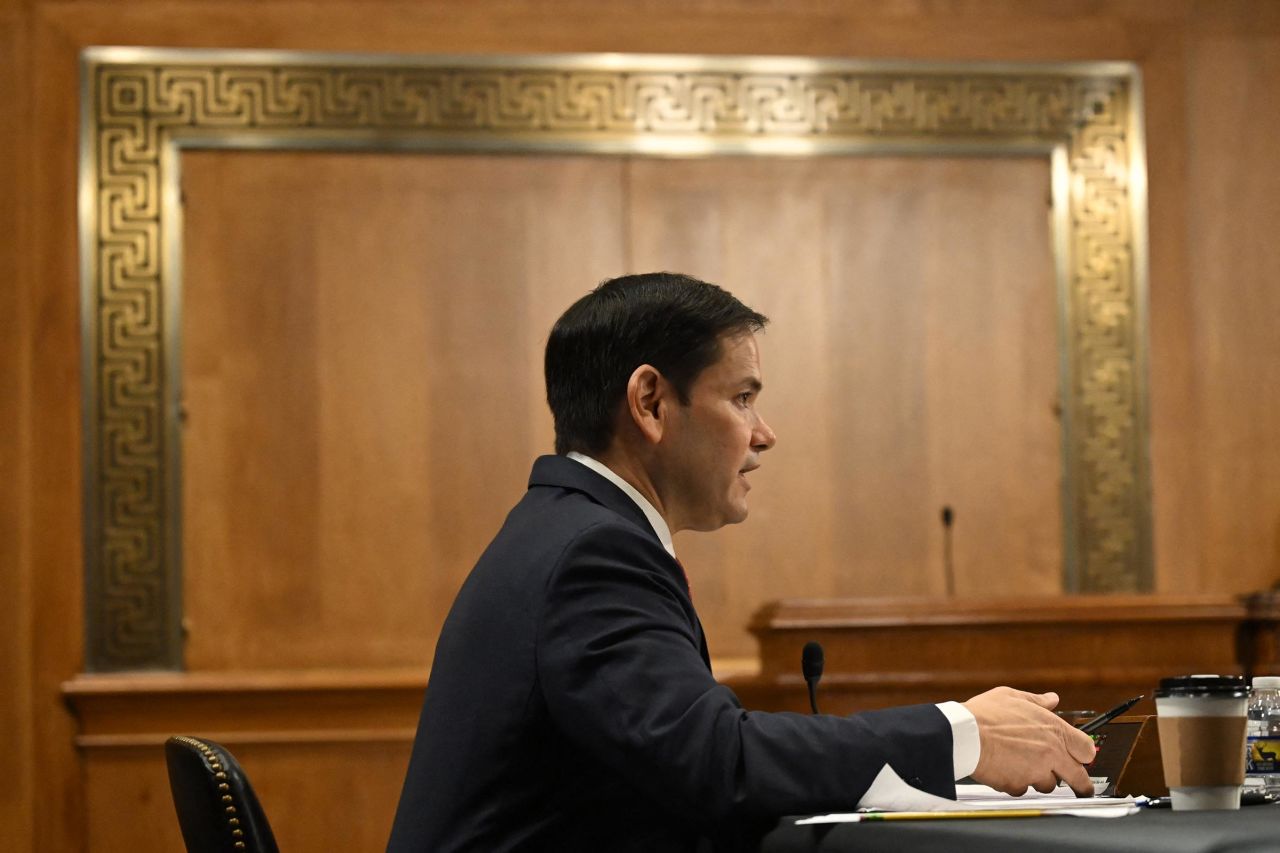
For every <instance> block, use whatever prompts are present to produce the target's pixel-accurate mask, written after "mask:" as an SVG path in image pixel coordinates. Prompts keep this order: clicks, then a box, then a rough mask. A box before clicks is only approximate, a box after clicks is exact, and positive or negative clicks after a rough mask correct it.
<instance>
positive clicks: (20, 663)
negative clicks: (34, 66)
mask: <svg viewBox="0 0 1280 853" xmlns="http://www.w3.org/2000/svg"><path fill="white" fill-rule="evenodd" d="M25 11H26V10H25V7H23V6H21V5H18V4H13V5H5V6H0V104H3V105H4V110H5V115H4V118H3V119H0V188H2V189H3V192H2V193H0V194H2V195H6V196H8V197H10V198H14V199H17V198H21V197H23V196H24V195H25V194H26V192H27V190H28V188H29V187H28V183H27V176H28V169H29V168H30V165H31V153H32V152H31V150H30V148H29V146H28V144H27V140H26V137H25V135H24V133H23V129H24V128H26V127H28V126H29V124H30V121H31V91H30V64H29V58H30V50H29V43H28V32H27V30H28V18H27V15H26V14H25ZM29 239H30V217H29V215H28V214H27V211H26V209H25V208H24V207H23V206H22V205H20V204H5V203H4V202H2V201H0V269H3V270H6V271H7V275H5V277H4V280H3V283H0V589H2V590H4V595H3V596H0V685H3V690H0V755H3V756H5V758H4V765H5V774H4V776H5V782H4V784H2V785H0V815H4V818H3V819H2V820H0V850H25V849H28V848H29V847H30V846H31V844H32V831H33V828H34V827H33V821H32V814H33V811H34V810H33V803H34V785H33V784H32V782H33V780H32V771H33V768H34V766H35V763H34V757H35V756H34V749H35V744H34V740H33V736H34V729H33V721H32V705H31V675H32V673H31V664H32V661H31V655H30V652H29V649H30V647H31V584H32V576H31V572H30V571H29V562H28V531H27V525H28V518H29V515H28V511H29V507H30V497H31V496H30V467H29V464H28V454H29V453H30V449H31V444H30V433H29V427H30V414H31V412H30V407H31V392H30V378H31V363H30V360H29V358H28V355H29V353H30V334H31V316H30V313H29V310H28V309H29V302H28V300H29V298H30V293H29V289H28V288H29V287H30V284H31V279H30V269H31V264H30V262H29V260H28V257H27V254H26V252H25V251H24V248H25V246H26V245H27V242H28V240H29Z"/></svg>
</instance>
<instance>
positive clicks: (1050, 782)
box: [1031, 776, 1058, 794]
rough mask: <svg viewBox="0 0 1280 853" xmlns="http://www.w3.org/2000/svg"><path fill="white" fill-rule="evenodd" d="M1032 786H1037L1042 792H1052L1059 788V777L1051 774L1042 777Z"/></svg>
mask: <svg viewBox="0 0 1280 853" xmlns="http://www.w3.org/2000/svg"><path fill="white" fill-rule="evenodd" d="M1031 787H1033V788H1035V789H1036V790H1037V791H1039V792H1040V793H1042V794H1052V793H1053V792H1054V791H1056V790H1057V789H1058V777H1057V776H1050V777H1049V778H1048V779H1041V780H1040V781H1038V782H1036V783H1035V784H1034V785H1032V786H1031Z"/></svg>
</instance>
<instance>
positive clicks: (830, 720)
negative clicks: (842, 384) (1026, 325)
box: [388, 273, 1093, 853]
mask: <svg viewBox="0 0 1280 853" xmlns="http://www.w3.org/2000/svg"><path fill="white" fill-rule="evenodd" d="M765 322H766V319H765V318H764V317H763V316H762V315H760V314H758V313H756V312H754V311H752V310H751V309H749V308H747V307H746V306H745V305H743V304H742V303H741V302H739V301H738V300H737V299H735V298H734V297H733V296H731V295H730V294H728V293H727V292H725V291H723V290H721V289H720V288H718V287H715V286H714V285H710V284H706V283H704V282H700V281H697V280H696V279H691V278H688V277H685V276H679V275H674V274H669V273H657V274H651V275H640V276H628V277H624V278H620V279H613V280H611V281H607V282H605V283H604V284H602V285H601V286H600V287H598V288H597V289H596V290H594V291H592V292H591V293H590V294H588V295H587V296H585V297H583V298H582V299H580V300H579V301H578V302H576V303H575V304H574V305H573V306H571V307H570V308H569V310H568V311H566V312H565V314H564V315H563V316H562V317H561V318H560V320H559V321H558V322H557V323H556V325H555V327H554V328H553V329H552V332H551V336H550V338H549V340H548V343H547V351H546V381H547V399H548V402H549V404H550V406H551V410H552V414H553V416H554V418H555V428H556V453H557V455H556V456H546V457H542V458H540V459H538V460H537V461H536V462H535V463H534V466H533V472H532V474H531V476H530V479H529V491H528V492H527V494H526V495H525V497H524V498H523V499H522V500H521V501H520V503H519V504H517V505H516V507H515V508H514V509H513V510H512V511H511V513H510V515H509V516H508V517H507V520H506V523H505V524H504V525H503V527H502V529H501V530H500V531H499V533H498V535H497V537H496V538H495V539H494V540H493V542H492V543H491V544H490V545H489V547H488V549H487V550H486V551H485V553H484V554H483V555H482V556H481V558H480V560H479V562H478V563H477V564H476V566H475V568H474V569H473V570H472V572H471V574H470V576H469V577H468V578H467V581H466V583H465V584H464V585H463V587H462V590H461V591H460V592H459V593H458V597H457V600H456V601H455V602H454V605H453V609H452V610H451V611H450V614H449V617H448V619H447V620H446V622H445V625H444V629H443V631H442V633H441V636H440V641H439V644H438V646H437V649H436V657H435V663H434V664H433V667H432V671H431V679H430V683H429V685H428V687H427V695H426V699H425V702H424V705H423V709H422V717H421V720H420V722H419V726H418V733H417V737H416V739H415V741H414V748H413V754H412V757H411V759H410V763H409V770H408V774H407V777H406V780H405V786H404V791H403V793H402V794H401V799H400V804H399V808H398V810H397V813H396V818H395V825H394V827H393V830H392V835H391V841H390V843H389V845H388V850H390V851H394V853H409V851H446V850H482V851H499V850H555V851H573V850H583V851H588V850H589V851H607V850H637V851H667V850H671V851H676V850H692V849H695V848H696V847H697V845H698V844H699V840H700V839H716V840H717V841H718V842H719V843H721V845H722V846H735V844H736V842H737V841H740V840H741V839H742V837H743V836H744V833H746V832H747V831H748V830H749V828H750V827H752V826H754V825H757V824H758V822H759V821H762V820H765V821H767V820H771V819H774V818H776V817H778V816H780V815H784V814H794V813H802V812H821V811H833V810H849V809H852V808H854V807H856V806H857V805H858V804H859V803H863V804H867V803H875V804H879V805H882V806H890V807H893V806H897V807H903V806H913V805H920V804H922V803H924V802H926V801H927V800H928V799H929V798H930V796H941V797H954V793H955V786H954V780H955V779H957V778H961V777H964V776H965V775H968V774H970V773H972V775H973V776H974V778H975V779H977V780H979V781H982V782H985V783H987V784H990V785H992V786H994V787H998V788H1000V789H1002V790H1008V791H1010V792H1014V793H1022V792H1024V791H1026V789H1027V787H1028V786H1034V787H1036V788H1037V789H1040V790H1048V789H1050V788H1051V787H1053V786H1054V785H1055V784H1056V782H1057V781H1058V779H1063V780H1065V781H1066V782H1068V783H1069V784H1070V785H1071V787H1072V788H1073V789H1075V790H1076V791H1077V792H1078V793H1082V794H1085V793H1090V792H1091V791H1092V786H1091V785H1090V782H1089V779H1088V776H1087V775H1086V774H1085V772H1084V769H1083V767H1082V766H1081V765H1082V762H1085V761H1088V760H1090V759H1091V758H1092V756H1093V743H1092V740H1091V739H1090V738H1089V737H1088V736H1087V735H1084V734H1081V733H1080V732H1078V731H1076V730H1075V729H1073V728H1071V727H1070V726H1068V725H1066V724H1065V723H1063V722H1062V721H1061V720H1059V719H1058V718H1057V717H1056V716H1055V715H1054V714H1053V713H1052V712H1051V709H1052V707H1053V706H1054V704H1056V702H1057V697H1056V696H1055V695H1054V694H1051V693H1050V694H1043V695H1033V694H1028V693H1022V692H1020V691H1015V690H1011V689H1009V688H996V689H995V690H992V691H988V692H987V693H984V694H982V695H980V696H976V697H974V698H972V699H970V700H969V701H968V702H966V703H964V704H963V705H962V704H960V703H956V702H947V703H943V704H941V705H918V706H910V707H903V708H894V709H889V710H885V711H872V712H867V713H862V714H855V715H852V716H848V717H838V716H828V715H815V716H807V715H800V714H789V713H777V714H768V713H758V712H748V711H746V710H744V709H743V708H742V707H741V705H740V704H739V703H738V700H737V698H736V697H735V696H734V695H733V693H732V692H731V691H730V690H728V689H727V688H725V687H723V686H721V685H719V684H717V683H716V681H715V679H714V678H712V675H711V669H710V664H709V656H708V653H707V647H706V641H705V638H704V637H703V633H702V627H701V625H700V624H699V621H698V615H697V612H696V611H695V610H694V606H693V602H692V600H691V598H690V593H689V588H688V583H687V580H686V577H685V575H684V572H683V570H682V569H681V567H680V564H679V562H678V561H677V560H676V558H675V551H674V547H673V545H672V542H671V534H672V533H674V532H677V531H680V530H704V531H709V530H715V529H717V528H719V527H722V526H723V525H725V524H734V523H737V522H740V521H742V520H743V519H745V518H746V516H747V493H748V491H749V490H750V488H751V486H750V484H749V482H748V480H747V475H748V474H749V473H750V472H751V471H752V470H754V469H755V468H757V467H759V465H760V457H761V454H763V453H764V451H766V450H768V449H769V448H771V447H772V446H773V444H774V441H775V437H774V434H773V432H772V431H771V430H770V429H769V427H768V425H767V424H766V423H765V422H764V420H763V419H762V418H761V417H760V415H759V413H758V412H757V410H756V400H757V397H758V395H759V394H760V391H761V388H762V377H761V372H760V359H759V351H758V347H757V343H756V338H755V332H757V331H759V330H760V329H761V328H762V327H763V326H764V324H765Z"/></svg>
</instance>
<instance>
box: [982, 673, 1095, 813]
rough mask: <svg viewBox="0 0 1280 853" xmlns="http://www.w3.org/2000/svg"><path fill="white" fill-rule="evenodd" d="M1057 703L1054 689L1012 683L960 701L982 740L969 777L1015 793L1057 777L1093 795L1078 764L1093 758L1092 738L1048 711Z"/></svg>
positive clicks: (1053, 783)
mask: <svg viewBox="0 0 1280 853" xmlns="http://www.w3.org/2000/svg"><path fill="white" fill-rule="evenodd" d="M1057 704H1058V694H1057V693H1026V692H1024V691H1022V690H1014V689H1013V688H1012V687H996V688H994V689H992V690H988V691H987V692H986V693H981V694H979V695H977V696H974V697H973V698H972V699H970V700H969V701H968V702H965V703H964V706H965V707H966V708H968V709H969V711H970V712H972V713H973V716H974V718H975V719H977V721H978V738H979V741H980V742H981V745H982V746H981V749H982V753H981V755H980V756H979V758H978V767H977V769H975V770H974V771H973V778H974V780H975V781H977V782H981V783H982V784H984V785H989V786H990V787H992V788H995V789H996V790H998V791H1004V792H1005V793H1006V794H1012V795H1014V796H1015V797H1016V796H1021V795H1022V794H1025V793H1026V792H1027V788H1028V787H1031V788H1035V789H1036V790H1037V791H1040V792H1041V793H1045V794H1047V793H1049V792H1050V791H1052V790H1053V789H1054V788H1055V787H1057V784H1058V780H1059V779H1061V780H1062V781H1063V782H1066V783H1067V784H1068V785H1070V786H1071V790H1073V791H1075V792H1076V796H1078V797H1089V796H1092V795H1093V783H1092V782H1091V781H1089V774H1088V773H1086V772H1085V769H1084V766H1083V765H1085V764H1087V763H1089V762H1091V761H1093V756H1094V753H1095V752H1096V749H1095V748H1094V745H1093V738H1091V737H1089V736H1088V735H1087V734H1085V733H1084V732H1082V731H1080V730H1079V729H1077V728H1075V727H1074V726H1072V725H1070V724H1068V723H1067V722H1066V721H1065V720H1063V719H1062V718H1060V717H1059V716H1058V715H1057V714H1055V713H1053V709H1054V708H1055V707H1056V706H1057Z"/></svg>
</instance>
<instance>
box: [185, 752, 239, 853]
mask: <svg viewBox="0 0 1280 853" xmlns="http://www.w3.org/2000/svg"><path fill="white" fill-rule="evenodd" d="M177 740H179V741H181V742H183V743H185V744H187V745H188V746H190V747H192V748H194V749H195V750H196V751H198V752H199V753H200V755H201V756H202V757H203V758H204V760H205V764H207V765H208V767H209V770H211V771H212V772H213V778H214V779H217V780H218V784H217V791H218V794H219V796H220V799H221V801H222V802H223V803H225V804H226V805H225V807H224V808H223V812H224V813H225V814H226V815H227V824H228V825H229V827H230V828H231V837H232V838H235V839H240V838H243V837H244V830H243V829H240V818H238V817H236V815H237V812H236V807H235V797H234V796H233V795H232V794H231V784H230V782H229V781H228V780H229V778H230V777H229V776H228V775H227V771H226V768H225V767H224V766H223V763H222V758H221V757H220V756H219V755H218V753H217V752H216V751H215V750H214V749H213V747H211V746H209V745H208V744H207V743H205V742H204V741H201V740H197V739H196V738H191V737H184V736H179V737H178V738H177ZM232 847H233V848H234V849H236V850H244V849H246V847H245V843H244V842H243V841H239V840H237V841H235V843H234V844H233V845H232Z"/></svg>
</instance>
